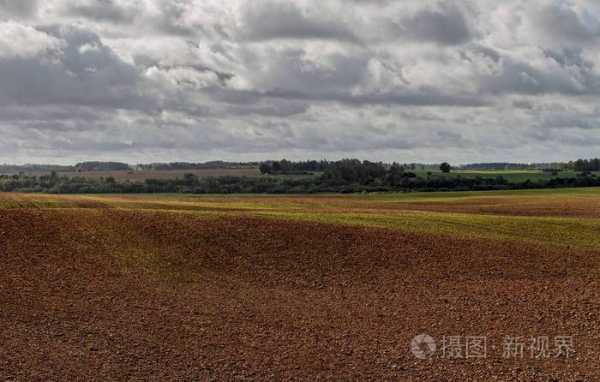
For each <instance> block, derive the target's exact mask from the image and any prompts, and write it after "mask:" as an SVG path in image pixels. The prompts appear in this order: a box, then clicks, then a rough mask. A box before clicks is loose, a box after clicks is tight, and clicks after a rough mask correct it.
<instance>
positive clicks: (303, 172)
mask: <svg viewBox="0 0 600 382" xmlns="http://www.w3.org/2000/svg"><path fill="white" fill-rule="evenodd" d="M211 165H212V166H217V167H210V166H211ZM201 166H204V167H201ZM218 166H220V167H218ZM244 166H247V167H244ZM493 166H494V167H490V166H488V164H479V165H469V166H463V167H461V168H459V169H453V168H452V167H451V166H450V164H448V163H442V164H437V165H422V164H408V165H401V164H399V163H392V164H389V163H382V162H370V161H360V160H358V159H344V160H340V161H325V160H323V161H301V162H293V161H288V160H285V159H284V160H281V161H266V162H262V163H229V162H211V164H198V165H194V164H186V163H170V164H151V165H137V166H130V165H128V164H125V163H119V162H84V163H79V164H77V165H75V166H73V167H70V166H65V167H57V166H48V167H47V169H46V170H47V173H45V174H43V175H39V174H37V175H36V174H32V173H31V172H26V171H20V172H19V173H13V174H5V175H0V191H5V192H48V193H197V194H206V193H215V194H222V193H274V194H278V193H279V194H282V193H324V192H329V193H354V192H388V191H467V190H507V189H528V188H553V187H591V186H600V176H598V175H597V174H595V173H594V172H595V171H600V160H599V159H589V160H577V161H574V162H569V163H563V164H547V165H544V166H541V165H538V166H537V167H536V168H535V169H537V170H544V175H543V176H541V177H540V176H537V177H536V176H533V175H532V176H531V177H529V176H528V175H527V173H526V174H525V176H524V177H523V176H521V177H519V178H509V175H510V173H506V171H510V170H533V168H531V167H528V166H531V165H523V167H520V165H517V164H509V163H496V164H493ZM30 168H31V170H32V172H33V171H36V172H43V171H44V166H41V165H31V166H30ZM64 168H68V169H69V170H67V171H75V172H86V171H88V172H89V171H107V176H106V177H104V176H102V177H99V178H98V177H96V178H91V177H85V176H83V175H82V176H66V175H61V172H62V171H64ZM199 168H223V169H231V168H259V169H260V171H261V173H262V175H260V176H246V177H240V176H212V177H199V176H196V175H194V174H193V173H186V174H185V175H184V176H182V177H180V178H176V179H145V180H144V181H129V180H125V181H117V180H115V178H114V177H113V176H111V175H110V171H125V170H126V171H136V170H139V169H142V170H144V171H148V170H151V171H167V170H182V169H183V170H186V169H190V170H191V169H199ZM48 170H49V171H48ZM465 170H469V171H474V170H481V171H482V173H481V174H479V173H476V172H475V174H472V173H469V172H465ZM499 170H502V171H499ZM0 171H2V168H0ZM461 171H462V172H461ZM486 171H487V172H486ZM494 171H497V173H496V172H494ZM538 172H539V171H538ZM534 175H535V174H534ZM538 175H539V174H538Z"/></svg>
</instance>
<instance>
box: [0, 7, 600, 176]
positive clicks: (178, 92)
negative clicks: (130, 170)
mask: <svg viewBox="0 0 600 382" xmlns="http://www.w3.org/2000/svg"><path fill="white" fill-rule="evenodd" d="M599 95H600V2H598V1H596V0H504V1H497V0H477V1H475V0H473V1H470V0H454V1H451V0H432V1H429V0H415V1H413V0H402V1H401V0H396V1H393V0H294V1H282V0H264V1H263V0H252V1H246V0H239V1H238V0H43V1H42V0H37V1H36V0H0V137H1V138H0V163H2V162H3V163H73V162H78V161H82V160H118V161H125V162H129V163H142V162H157V161H194V162H200V161H208V160H229V161H254V160H266V159H280V158H288V159H295V160H298V159H309V158H310V159H323V158H328V159H340V158H346V157H357V158H361V159H368V160H378V161H379V160H382V161H390V162H391V161H398V162H402V163H409V162H428V163H435V162H441V161H449V162H451V163H453V164H460V163H470V162H495V161H510V162H543V161H561V160H571V159H577V158H580V157H596V156H600V102H598V100H599V98H598V96H599Z"/></svg>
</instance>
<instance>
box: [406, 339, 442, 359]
mask: <svg viewBox="0 0 600 382" xmlns="http://www.w3.org/2000/svg"><path fill="white" fill-rule="evenodd" d="M436 349H437V346H436V344H435V340H434V339H433V337H431V336H429V335H427V334H419V335H418V336H416V337H415V338H413V339H412V341H410V351H411V352H412V353H413V355H414V356H415V357H417V358H418V359H429V358H431V357H433V354H434V353H435V350H436Z"/></svg>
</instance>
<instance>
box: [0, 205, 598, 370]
mask: <svg viewBox="0 0 600 382" xmlns="http://www.w3.org/2000/svg"><path fill="white" fill-rule="evenodd" d="M0 262H1V264H2V265H1V270H0V380H14V381H28V380H32V381H59V380H61V381H62V380H99V381H105V380H122V381H125V380H139V381H146V380H155V381H170V380H173V381H175V380H219V381H220V380H225V381H230V380H231V381H233V380H240V381H245V380H259V381H262V380H307V381H315V380H335V381H340V380H403V381H411V380H413V381H490V380H502V381H510V380H514V381H556V380H568V381H575V380H581V381H592V380H599V379H600V332H599V329H600V310H599V309H598V306H599V305H600V288H599V287H600V283H599V280H600V279H599V277H598V275H600V253H599V252H596V251H582V250H578V249H575V248H571V249H569V248H564V249H559V248H549V247H542V246H540V247H535V246H532V245H531V244H529V245H527V246H525V245H523V244H521V243H518V242H495V241H483V240H481V241H479V240H459V239H456V238H452V237H445V236H438V235H436V236H431V235H423V234H408V233H402V232H398V231H392V230H384V229H372V228H360V227H346V226H335V225H325V224H317V223H303V222H291V221H276V220H260V219H254V218H220V219H207V218H199V217H196V216H194V215H192V214H184V213H169V212H148V211H146V212H143V211H125V210H123V211H120V210H111V209H85V210H81V209H64V210H61V209H55V210H27V209H21V210H19V209H15V210H0ZM421 333H427V334H429V335H431V336H433V337H434V338H436V340H438V341H439V340H440V339H441V338H442V337H443V336H486V337H487V340H488V349H487V353H488V354H487V358H485V359H444V358H443V357H441V356H440V354H439V352H438V354H436V355H434V357H433V358H432V359H428V360H419V359H417V358H415V357H414V356H413V354H412V353H411V352H410V351H409V344H410V341H411V339H412V338H413V337H414V336H416V335H417V334H421ZM563 335H564V336H572V337H573V339H574V350H575V353H573V354H571V356H570V358H568V359H566V358H564V357H559V358H551V359H545V360H536V359H531V358H530V357H529V356H528V353H527V351H528V350H527V348H526V352H525V356H524V358H523V359H505V358H503V357H502V355H503V354H502V353H503V351H502V342H503V339H504V337H505V336H522V337H527V338H528V337H529V336H549V337H550V338H553V337H554V336H563ZM438 345H439V342H438ZM492 347H495V348H494V349H493V348H492Z"/></svg>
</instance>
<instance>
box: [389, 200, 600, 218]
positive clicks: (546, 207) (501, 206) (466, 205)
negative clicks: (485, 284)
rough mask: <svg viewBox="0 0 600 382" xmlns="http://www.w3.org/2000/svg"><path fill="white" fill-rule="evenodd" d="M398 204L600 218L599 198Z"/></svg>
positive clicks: (413, 207)
mask: <svg viewBox="0 0 600 382" xmlns="http://www.w3.org/2000/svg"><path fill="white" fill-rule="evenodd" d="M394 208H399V209H406V210H416V211H438V212H458V213H474V214H493V215H512V216H564V217H585V218H600V200H599V199H597V198H594V199H591V198H568V199H567V198H557V199H551V198H537V199H525V198H514V199H512V200H511V199H507V198H489V199H486V198H481V199H474V200H469V201H465V202H453V203H427V202H423V203H421V202H416V203H397V204H395V205H394Z"/></svg>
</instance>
